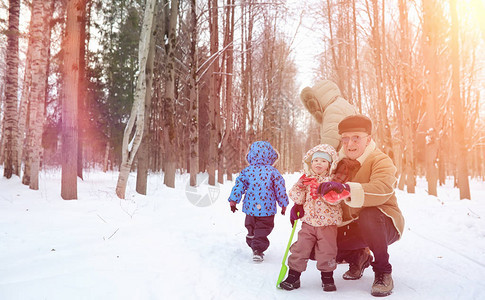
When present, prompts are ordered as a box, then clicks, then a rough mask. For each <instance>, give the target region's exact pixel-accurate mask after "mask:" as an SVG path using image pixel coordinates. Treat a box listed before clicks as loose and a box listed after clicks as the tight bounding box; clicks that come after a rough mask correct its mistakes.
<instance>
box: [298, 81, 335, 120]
mask: <svg viewBox="0 0 485 300" xmlns="http://www.w3.org/2000/svg"><path fill="white" fill-rule="evenodd" d="M337 97H342V94H341V93H340V89H339V88H338V86H337V85H336V84H335V83H334V82H332V81H330V80H321V81H318V82H317V83H315V85H314V86H312V87H308V86H307V87H305V88H304V89H303V90H302V91H301V93H300V99H301V101H302V102H303V105H305V108H306V109H307V110H308V111H309V112H311V113H313V114H314V112H318V111H319V112H321V113H323V112H324V111H325V109H327V106H329V105H330V104H331V103H332V102H333V101H335V99H336V98H337ZM309 105H316V106H318V108H317V107H308V106H309ZM314 116H315V118H316V119H317V121H319V123H321V122H322V116H317V115H315V114H314Z"/></svg>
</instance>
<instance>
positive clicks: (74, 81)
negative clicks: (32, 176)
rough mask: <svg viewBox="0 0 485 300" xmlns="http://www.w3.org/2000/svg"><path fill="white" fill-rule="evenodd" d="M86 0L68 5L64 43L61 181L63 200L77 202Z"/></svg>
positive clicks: (71, 1) (70, 2) (77, 0)
mask: <svg viewBox="0 0 485 300" xmlns="http://www.w3.org/2000/svg"><path fill="white" fill-rule="evenodd" d="M85 11H86V2H85V1H84V0H69V1H68V2H67V21H66V31H65V32H66V36H65V40H64V50H65V53H64V72H63V73H64V74H63V77H64V80H65V82H64V87H65V90H64V97H63V99H62V100H63V101H62V178H61V197H62V199H64V200H72V199H77V167H78V108H79V107H78V101H79V80H80V76H79V75H80V72H81V71H80V62H81V60H80V56H81V52H80V50H79V49H80V47H81V38H82V34H81V31H82V30H83V29H82V26H83V24H84V21H83V18H84V16H85Z"/></svg>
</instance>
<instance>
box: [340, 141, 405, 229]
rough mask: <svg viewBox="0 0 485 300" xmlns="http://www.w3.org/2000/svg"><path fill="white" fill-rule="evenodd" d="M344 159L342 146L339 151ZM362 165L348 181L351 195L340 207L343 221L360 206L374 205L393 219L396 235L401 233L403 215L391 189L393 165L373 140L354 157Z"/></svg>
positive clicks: (349, 219)
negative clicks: (357, 156)
mask: <svg viewBox="0 0 485 300" xmlns="http://www.w3.org/2000/svg"><path fill="white" fill-rule="evenodd" d="M339 156H340V158H344V157H345V154H344V151H343V149H341V150H340V152H339ZM357 160H358V161H359V162H360V164H361V167H360V169H359V170H358V171H357V173H356V174H355V175H354V177H353V178H352V179H351V181H349V182H347V183H348V185H349V186H350V198H347V199H346V200H345V204H346V205H342V208H343V219H344V220H343V224H342V225H346V224H348V223H350V222H351V221H353V220H355V219H357V218H358V217H359V212H360V210H361V209H362V208H363V207H374V206H375V207H377V208H378V209H379V210H380V211H382V212H383V213H384V214H385V215H387V216H388V217H390V218H391V219H392V222H393V224H394V226H395V227H396V229H397V231H398V233H399V237H401V236H402V234H403V229H404V217H403V215H402V213H401V210H400V209H399V207H398V205H397V198H396V195H395V191H394V188H395V186H396V182H397V179H396V170H397V169H396V167H395V166H394V163H393V162H392V160H391V158H389V156H387V155H386V154H385V153H383V152H382V151H381V150H379V149H378V148H377V147H376V144H375V142H374V141H371V142H370V144H369V145H368V146H367V148H366V149H365V151H364V153H363V154H362V155H361V156H360V157H359V158H358V159H357Z"/></svg>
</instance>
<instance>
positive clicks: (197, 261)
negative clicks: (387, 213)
mask: <svg viewBox="0 0 485 300" xmlns="http://www.w3.org/2000/svg"><path fill="white" fill-rule="evenodd" d="M298 176H299V175H298V174H289V175H285V176H284V177H285V179H286V183H287V188H289V187H291V185H292V184H293V183H294V182H295V181H296V180H297V178H298ZM116 179H117V174H116V173H107V174H104V173H101V172H88V173H86V174H85V181H83V182H80V183H79V200H77V201H63V200H61V198H60V196H59V194H60V172H54V171H48V172H44V173H42V178H41V179H40V180H41V181H40V182H41V186H40V190H39V191H32V190H29V189H28V188H27V187H25V186H23V185H21V183H20V180H19V179H18V178H14V179H12V180H6V179H5V178H3V177H2V178H1V179H0V191H1V192H0V299H22V300H23V299H245V300H247V299H297V298H298V299H320V297H322V296H323V297H332V298H335V299H371V298H374V297H372V296H371V295H370V287H371V285H372V281H373V273H372V271H371V269H367V270H366V271H365V273H364V276H363V277H362V278H361V279H360V280H357V281H344V280H343V279H342V278H341V275H342V274H343V273H344V272H345V271H346V269H347V266H346V265H339V266H338V268H337V270H336V272H335V279H336V285H337V289H338V290H337V292H334V293H324V292H323V291H322V289H321V286H320V285H321V283H320V274H319V272H318V270H316V268H315V262H313V261H310V262H309V264H308V269H307V271H306V272H304V273H303V275H302V287H301V288H300V289H298V290H294V291H290V292H288V291H284V290H279V289H276V279H277V276H278V273H279V270H280V267H281V260H282V257H283V252H284V250H285V248H286V245H287V243H288V238H289V235H290V232H291V226H290V222H289V217H288V216H282V215H280V214H278V215H277V217H276V219H275V229H274V231H273V233H272V234H271V235H270V240H271V246H270V248H269V249H268V251H267V252H266V256H265V261H264V262H263V263H261V264H255V263H253V262H252V260H251V251H250V249H249V248H248V247H247V246H246V244H245V235H246V229H245V228H244V214H243V213H242V212H241V210H239V211H237V212H236V213H235V214H233V213H231V212H230V210H229V206H228V204H227V202H226V199H227V196H228V195H229V193H230V190H231V188H232V184H233V183H232V182H226V183H225V184H224V185H220V186H219V188H220V189H219V191H218V192H219V196H218V198H217V201H216V202H215V203H214V204H213V205H211V206H208V207H198V206H195V205H193V204H192V203H191V202H190V201H189V200H188V198H187V194H186V182H187V180H188V176H187V175H179V176H178V178H177V188H176V189H170V188H167V187H165V186H164V185H163V184H162V182H163V180H162V178H161V176H160V175H158V174H156V175H151V176H150V178H149V191H148V195H147V196H141V195H138V194H136V193H135V192H134V182H135V177H134V174H132V175H131V177H130V180H129V187H128V190H127V199H128V200H119V199H117V198H116V196H115V194H114V187H115V184H116ZM450 186H451V184H450ZM450 186H445V187H440V189H439V197H430V196H427V195H426V193H425V191H424V189H425V183H423V182H421V181H420V184H419V186H418V188H417V193H416V194H407V193H405V192H402V191H398V199H399V205H400V207H401V209H402V211H403V213H404V215H405V218H406V227H405V228H406V229H405V233H404V236H403V238H402V239H401V240H400V241H398V242H397V243H395V244H394V245H391V246H390V255H391V263H392V264H393V268H394V271H393V278H394V282H395V288H394V293H393V295H391V296H390V297H389V298H390V299H485V281H484V280H483V278H485V222H484V219H485V183H483V182H472V197H473V200H472V201H469V200H464V201H460V200H458V191H457V190H456V189H452V188H451V187H450ZM199 193H204V192H203V191H200V192H199ZM239 208H240V207H239ZM295 238H296V235H295Z"/></svg>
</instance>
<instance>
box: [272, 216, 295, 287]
mask: <svg viewBox="0 0 485 300" xmlns="http://www.w3.org/2000/svg"><path fill="white" fill-rule="evenodd" d="M297 215H298V216H299V215H300V214H299V213H298V214H297ZM296 223H298V219H296V220H295V223H293V230H291V235H290V240H289V241H288V246H286V251H285V255H284V256H283V261H282V262H281V270H280V275H279V276H278V281H277V282H276V287H277V288H279V289H280V283H281V282H282V281H283V279H284V278H285V275H286V272H287V271H288V267H287V266H286V258H287V257H288V251H289V250H290V246H291V241H292V240H293V235H294V234H295V229H296Z"/></svg>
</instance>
